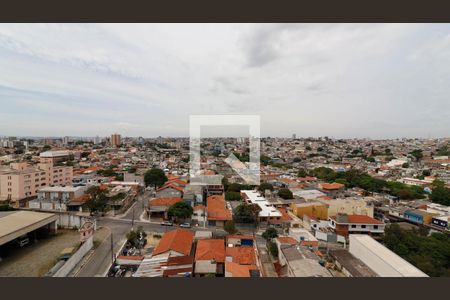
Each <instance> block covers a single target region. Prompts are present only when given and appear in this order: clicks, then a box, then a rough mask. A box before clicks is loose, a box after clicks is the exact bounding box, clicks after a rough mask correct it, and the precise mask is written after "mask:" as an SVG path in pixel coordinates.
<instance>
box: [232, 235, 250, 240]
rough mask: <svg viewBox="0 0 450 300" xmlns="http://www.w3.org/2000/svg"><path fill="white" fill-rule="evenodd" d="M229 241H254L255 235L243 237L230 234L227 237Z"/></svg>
mask: <svg viewBox="0 0 450 300" xmlns="http://www.w3.org/2000/svg"><path fill="white" fill-rule="evenodd" d="M225 237H226V238H227V239H241V240H242V239H244V240H254V239H255V237H254V236H253V235H241V234H228V235H226V236H225Z"/></svg>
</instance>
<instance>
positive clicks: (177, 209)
mask: <svg viewBox="0 0 450 300" xmlns="http://www.w3.org/2000/svg"><path fill="white" fill-rule="evenodd" d="M193 212H194V210H193V208H192V206H190V205H189V204H187V203H186V202H178V203H175V204H174V205H172V206H171V207H169V210H168V211H167V213H168V215H169V217H172V218H175V220H176V221H178V220H180V219H181V220H185V219H187V218H190V217H191V216H192V213H193Z"/></svg>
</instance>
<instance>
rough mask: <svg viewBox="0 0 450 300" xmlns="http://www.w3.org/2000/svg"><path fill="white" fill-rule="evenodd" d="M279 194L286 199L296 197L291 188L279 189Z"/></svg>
mask: <svg viewBox="0 0 450 300" xmlns="http://www.w3.org/2000/svg"><path fill="white" fill-rule="evenodd" d="M278 196H280V197H281V198H283V199H285V200H287V199H292V198H294V195H293V194H292V192H291V190H289V189H287V188H281V189H279V190H278Z"/></svg>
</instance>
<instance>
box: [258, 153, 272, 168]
mask: <svg viewBox="0 0 450 300" xmlns="http://www.w3.org/2000/svg"><path fill="white" fill-rule="evenodd" d="M259 160H260V161H261V163H262V164H263V165H264V166H267V165H268V164H269V163H270V161H271V159H270V157H268V156H267V155H261V156H260V157H259Z"/></svg>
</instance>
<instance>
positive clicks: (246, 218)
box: [234, 203, 261, 223]
mask: <svg viewBox="0 0 450 300" xmlns="http://www.w3.org/2000/svg"><path fill="white" fill-rule="evenodd" d="M260 211H261V208H260V207H259V205H257V204H247V203H242V204H240V205H239V206H237V207H236V208H235V210H234V217H235V220H236V221H237V222H240V223H256V222H257V219H258V215H259V212H260Z"/></svg>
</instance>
